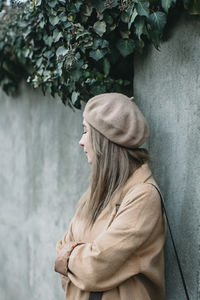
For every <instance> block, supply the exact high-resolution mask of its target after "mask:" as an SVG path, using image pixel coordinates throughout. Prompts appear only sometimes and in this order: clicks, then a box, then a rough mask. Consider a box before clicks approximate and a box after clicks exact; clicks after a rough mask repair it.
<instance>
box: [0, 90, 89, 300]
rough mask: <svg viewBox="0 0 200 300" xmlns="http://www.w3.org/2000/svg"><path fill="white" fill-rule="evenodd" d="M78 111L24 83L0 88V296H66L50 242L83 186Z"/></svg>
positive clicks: (34, 299)
mask: <svg viewBox="0 0 200 300" xmlns="http://www.w3.org/2000/svg"><path fill="white" fill-rule="evenodd" d="M81 133H82V118H81V112H80V111H76V113H73V112H72V111H71V110H70V109H69V108H65V107H64V105H63V104H62V103H61V101H56V100H53V99H52V98H48V97H45V98H44V97H43V95H42V94H41V93H40V92H36V91H32V90H31V89H30V88H28V87H22V90H21V92H20V95H19V96H18V97H16V98H9V97H7V96H6V95H5V94H4V93H3V92H0V266H1V268H0V269H1V270H0V299H1V300H11V299H15V300H25V299H29V300H46V299H48V300H55V299H64V292H63V291H62V289H61V286H60V280H59V276H58V274H57V273H55V272H54V259H55V245H56V242H57V240H58V239H59V238H61V237H62V235H63V234H64V232H65V231H66V230H67V226H68V224H69V221H70V219H71V217H72V215H73V213H74V210H75V205H76V202H77V200H78V199H79V197H80V195H81V193H82V192H83V190H84V189H85V188H86V186H87V178H88V174H89V167H88V164H87V160H86V158H85V156H84V153H83V152H82V151H81V150H82V149H79V148H80V146H79V145H78V142H79V139H80V136H81Z"/></svg>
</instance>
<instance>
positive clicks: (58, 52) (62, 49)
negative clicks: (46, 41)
mask: <svg viewBox="0 0 200 300" xmlns="http://www.w3.org/2000/svg"><path fill="white" fill-rule="evenodd" d="M68 51H69V50H68V49H66V48H65V47H64V46H60V47H59V48H58V49H57V50H56V55H57V56H65V55H66V54H67V53H68Z"/></svg>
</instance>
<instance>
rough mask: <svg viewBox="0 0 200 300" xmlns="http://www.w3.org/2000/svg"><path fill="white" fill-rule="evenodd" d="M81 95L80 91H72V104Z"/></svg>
mask: <svg viewBox="0 0 200 300" xmlns="http://www.w3.org/2000/svg"><path fill="white" fill-rule="evenodd" d="M79 95H80V93H78V92H75V91H74V92H73V93H72V98H71V100H72V104H73V105H75V104H76V102H77V100H78V96H79Z"/></svg>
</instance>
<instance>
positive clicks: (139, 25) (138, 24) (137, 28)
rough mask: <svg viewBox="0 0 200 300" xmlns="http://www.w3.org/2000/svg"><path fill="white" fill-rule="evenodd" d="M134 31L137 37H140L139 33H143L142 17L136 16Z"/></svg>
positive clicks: (143, 23) (143, 22)
mask: <svg viewBox="0 0 200 300" xmlns="http://www.w3.org/2000/svg"><path fill="white" fill-rule="evenodd" d="M134 25H135V33H136V35H137V37H138V39H139V40H140V39H141V35H142V34H143V33H144V29H145V21H144V18H138V19H137V20H136V21H135V23H134Z"/></svg>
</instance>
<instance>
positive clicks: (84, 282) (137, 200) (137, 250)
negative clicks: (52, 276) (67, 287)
mask: <svg viewBox="0 0 200 300" xmlns="http://www.w3.org/2000/svg"><path fill="white" fill-rule="evenodd" d="M141 186H142V187H141ZM161 224H162V212H161V201H160V197H159V195H158V193H157V191H156V190H155V189H154V188H153V187H152V186H150V185H148V184H146V185H144V184H142V185H140V187H137V188H136V189H134V191H132V192H131V193H129V194H128V195H126V196H125V198H124V199H123V201H122V204H121V206H120V208H119V210H118V213H117V215H116V216H115V218H114V220H113V222H112V223H111V225H110V227H109V228H108V229H107V230H106V231H104V232H102V234H101V235H99V236H98V237H97V238H96V240H94V242H93V243H85V244H82V245H79V246H77V247H75V248H74V250H73V251H72V253H71V255H70V257H69V263H68V277H69V279H70V280H71V281H72V283H73V284H74V285H76V286H77V287H78V288H80V289H81V290H85V291H106V290H109V289H112V288H114V287H116V286H118V285H119V284H120V283H122V282H123V281H125V280H127V279H128V278H130V277H132V276H133V275H135V274H138V273H140V271H141V264H140V262H141V261H140V257H141V251H144V249H147V248H148V247H149V246H151V245H152V244H153V243H154V241H155V240H156V239H157V238H158V236H159V235H160V234H161V232H162V234H163V231H162V230H163V229H162V228H161V227H162V225H161ZM159 251H160V250H159ZM130 257H131V259H130Z"/></svg>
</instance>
